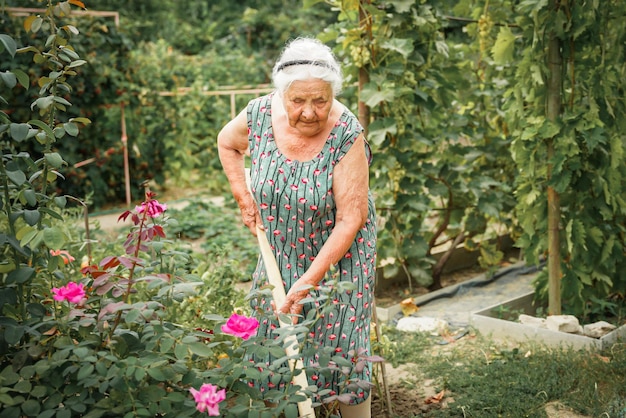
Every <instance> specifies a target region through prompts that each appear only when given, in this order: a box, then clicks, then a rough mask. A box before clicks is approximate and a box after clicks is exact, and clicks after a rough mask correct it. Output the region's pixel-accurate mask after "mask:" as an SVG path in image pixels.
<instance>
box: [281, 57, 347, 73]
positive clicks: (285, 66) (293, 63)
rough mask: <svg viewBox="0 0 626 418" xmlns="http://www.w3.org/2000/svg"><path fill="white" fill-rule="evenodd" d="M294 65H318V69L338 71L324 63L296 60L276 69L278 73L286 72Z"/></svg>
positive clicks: (284, 63)
mask: <svg viewBox="0 0 626 418" xmlns="http://www.w3.org/2000/svg"><path fill="white" fill-rule="evenodd" d="M294 65H317V66H318V67H326V68H329V69H331V70H333V71H337V70H336V69H335V68H334V67H333V66H331V65H330V64H328V63H327V62H324V61H310V60H296V61H287V62H283V63H282V64H280V65H279V66H278V68H276V72H279V71H281V70H284V69H285V68H287V67H292V66H294Z"/></svg>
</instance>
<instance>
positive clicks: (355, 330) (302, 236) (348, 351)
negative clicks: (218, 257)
mask: <svg viewBox="0 0 626 418" xmlns="http://www.w3.org/2000/svg"><path fill="white" fill-rule="evenodd" d="M271 100H272V95H271V94H270V95H267V96H263V97H260V98H257V99H255V100H252V101H251V102H250V103H249V104H248V128H249V134H248V140H249V145H250V156H251V169H250V176H251V189H252V192H253V194H254V197H255V199H256V201H257V203H258V205H259V212H260V215H261V219H262V221H263V225H264V226H265V228H266V231H267V237H268V239H269V241H270V245H271V246H272V248H273V250H274V254H275V256H276V260H277V262H278V266H279V268H280V271H281V273H282V278H283V283H284V284H285V291H287V292H288V291H289V289H290V287H291V285H292V284H293V283H294V282H295V281H296V280H297V279H298V278H299V277H301V276H302V275H303V274H304V272H305V271H306V270H307V269H308V267H309V265H310V264H311V262H312V261H313V260H314V259H315V256H316V255H317V254H318V252H319V251H320V249H321V248H322V245H324V242H326V240H327V239H328V237H329V236H330V234H331V232H332V230H333V227H334V224H335V213H336V208H335V199H334V196H333V171H334V170H333V168H334V167H335V165H336V164H337V163H339V161H341V159H342V158H343V156H345V155H346V153H347V152H348V150H349V149H350V147H351V146H352V145H353V143H354V141H355V139H356V138H357V137H358V135H359V134H360V133H361V132H362V131H363V128H362V127H361V125H360V124H359V122H358V120H357V118H356V117H355V116H354V114H352V113H351V112H350V111H349V110H347V109H346V110H344V112H343V114H342V115H341V117H340V118H339V120H338V121H337V123H336V124H335V126H334V128H333V129H332V131H331V132H330V135H329V136H328V139H327V140H326V144H325V145H324V148H323V149H322V151H321V152H320V153H319V154H318V155H317V156H316V157H315V158H313V159H312V160H310V161H305V162H299V161H294V160H290V159H288V158H286V157H285V156H284V155H282V154H281V152H280V150H279V149H278V148H277V146H276V142H275V141H274V133H273V130H272V121H271ZM366 151H367V156H368V159H369V160H371V151H370V149H369V146H366ZM368 197H369V205H368V206H369V211H368V218H367V222H366V223H365V226H364V227H363V228H362V229H361V230H360V231H359V232H358V233H357V235H356V237H355V239H354V242H353V244H352V246H351V248H350V249H349V250H348V252H347V253H346V254H345V255H344V257H343V258H342V259H341V261H339V263H337V265H336V266H335V269H334V272H335V274H336V275H337V276H338V277H339V280H341V281H349V282H352V283H354V285H355V287H356V290H353V291H344V292H341V293H339V292H335V293H334V295H333V300H332V302H331V304H332V305H331V306H332V310H331V311H330V312H326V313H325V314H324V315H323V317H321V318H320V319H319V320H318V321H317V322H316V323H315V326H314V328H313V329H312V330H311V333H310V335H309V343H310V344H311V345H312V347H313V348H314V350H311V349H310V348H311V346H308V347H309V349H308V350H303V353H305V354H306V353H313V354H312V355H311V356H306V357H305V358H304V365H305V367H306V368H307V375H308V379H309V384H310V385H317V386H318V387H319V389H320V390H322V389H328V390H329V391H330V392H329V393H328V396H332V395H341V394H345V393H351V394H354V396H353V397H352V400H351V403H353V404H358V403H360V402H361V401H363V400H364V399H366V398H367V396H368V394H369V389H365V390H363V388H359V387H356V386H355V385H349V386H348V389H346V386H347V385H346V383H347V382H346V381H345V379H343V378H342V379H338V378H337V376H334V377H331V376H330V375H329V374H328V373H322V372H320V373H317V372H316V366H317V365H318V364H319V363H320V359H319V358H318V354H317V353H319V351H316V350H315V348H316V347H319V346H323V347H332V348H333V351H334V353H336V354H339V355H342V356H344V357H345V358H347V359H350V360H351V361H352V358H353V357H352V356H354V355H356V354H357V353H361V354H364V355H372V353H371V348H370V338H369V337H370V320H371V312H372V301H373V295H374V276H375V272H376V219H375V208H374V202H373V199H372V196H371V193H369V195H368ZM326 279H329V280H330V277H327V278H325V279H324V280H323V281H322V283H320V285H324V284H325V282H326ZM266 284H267V277H266V273H265V267H264V265H263V261H262V259H260V258H259V262H258V265H257V267H256V270H255V272H254V277H253V292H254V291H255V290H256V289H259V288H260V287H263V286H264V285H266ZM311 293H312V296H313V297H315V296H316V292H315V291H312V292H311ZM251 304H252V307H253V311H257V312H258V310H264V311H266V312H268V313H270V312H273V309H272V308H271V305H270V299H269V298H264V297H262V296H261V297H258V298H256V299H253V300H252V301H251ZM311 309H316V303H309V304H305V306H304V312H303V314H304V315H305V317H306V315H307V312H308V311H309V310H311ZM271 322H272V321H269V320H267V319H265V320H262V321H261V326H260V328H259V331H258V332H259V335H263V334H265V335H268V336H269V337H271V336H272V329H274V327H276V326H277V324H276V323H271ZM253 361H255V362H265V363H269V362H270V361H271V359H270V358H269V357H268V358H265V359H259V358H255V359H254V360H253ZM359 369H360V368H359ZM356 380H360V381H366V382H370V381H371V363H369V362H367V365H366V366H365V368H363V369H362V370H360V372H358V373H357V372H353V373H352V374H351V375H350V377H349V381H350V382H354V381H356ZM257 383H258V385H259V388H260V389H261V390H262V391H268V390H270V389H272V388H277V389H279V388H280V386H281V385H284V382H278V383H276V381H272V380H271V377H270V378H268V379H265V381H263V382H257Z"/></svg>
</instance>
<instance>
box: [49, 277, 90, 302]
mask: <svg viewBox="0 0 626 418" xmlns="http://www.w3.org/2000/svg"><path fill="white" fill-rule="evenodd" d="M83 287H84V285H83V284H82V283H78V284H77V283H74V282H69V283H68V284H66V285H65V286H63V287H59V288H57V287H54V288H52V293H53V294H54V300H56V301H59V302H62V301H64V300H66V301H68V302H70V303H79V302H80V301H81V300H83V298H84V297H85V289H84V288H83Z"/></svg>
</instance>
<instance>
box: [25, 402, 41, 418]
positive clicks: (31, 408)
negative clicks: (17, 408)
mask: <svg viewBox="0 0 626 418" xmlns="http://www.w3.org/2000/svg"><path fill="white" fill-rule="evenodd" d="M40 411H41V405H39V402H38V401H36V400H34V399H28V400H27V401H26V402H24V403H23V404H22V412H24V414H26V416H27V417H34V416H35V415H37V414H39V412H40Z"/></svg>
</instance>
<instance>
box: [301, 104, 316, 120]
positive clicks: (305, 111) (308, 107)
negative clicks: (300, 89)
mask: <svg viewBox="0 0 626 418" xmlns="http://www.w3.org/2000/svg"><path fill="white" fill-rule="evenodd" d="M313 115H315V110H314V109H313V105H312V104H309V103H307V104H305V105H304V106H303V107H302V116H303V117H305V118H307V119H310V118H312V117H313Z"/></svg>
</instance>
